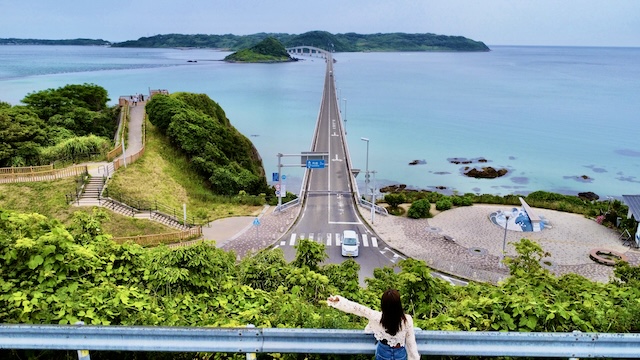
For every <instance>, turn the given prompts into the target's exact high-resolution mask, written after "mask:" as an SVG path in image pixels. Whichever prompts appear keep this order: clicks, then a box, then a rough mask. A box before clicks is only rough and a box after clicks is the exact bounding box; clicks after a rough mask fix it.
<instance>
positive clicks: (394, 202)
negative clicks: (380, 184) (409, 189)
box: [384, 193, 407, 209]
mask: <svg viewBox="0 0 640 360" xmlns="http://www.w3.org/2000/svg"><path fill="white" fill-rule="evenodd" d="M384 201H385V202H386V203H387V204H389V206H390V207H391V209H397V208H398V206H399V205H400V204H403V203H404V202H406V201H407V197H406V196H405V195H404V194H402V193H399V194H387V195H385V196H384Z"/></svg>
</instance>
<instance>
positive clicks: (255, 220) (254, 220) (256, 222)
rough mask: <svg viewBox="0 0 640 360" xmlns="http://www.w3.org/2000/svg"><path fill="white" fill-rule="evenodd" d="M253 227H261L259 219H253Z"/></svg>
mask: <svg viewBox="0 0 640 360" xmlns="http://www.w3.org/2000/svg"><path fill="white" fill-rule="evenodd" d="M253 226H260V219H258V218H255V219H253Z"/></svg>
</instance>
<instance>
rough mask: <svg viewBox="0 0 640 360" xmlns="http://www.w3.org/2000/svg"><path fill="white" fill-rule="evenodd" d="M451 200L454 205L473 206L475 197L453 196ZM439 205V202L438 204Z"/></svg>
mask: <svg viewBox="0 0 640 360" xmlns="http://www.w3.org/2000/svg"><path fill="white" fill-rule="evenodd" d="M450 199H451V202H452V203H453V205H454V206H471V205H473V199H472V198H471V197H470V196H467V195H465V196H452V197H451V198H450ZM436 205H437V204H436Z"/></svg>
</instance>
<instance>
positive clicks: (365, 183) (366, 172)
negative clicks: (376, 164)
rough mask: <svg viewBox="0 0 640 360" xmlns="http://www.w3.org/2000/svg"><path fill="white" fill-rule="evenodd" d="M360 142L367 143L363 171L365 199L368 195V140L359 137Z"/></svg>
mask: <svg viewBox="0 0 640 360" xmlns="http://www.w3.org/2000/svg"><path fill="white" fill-rule="evenodd" d="M360 140H362V141H366V142H367V165H366V167H365V171H364V195H365V198H366V197H367V194H369V139H368V138H366V137H361V138H360Z"/></svg>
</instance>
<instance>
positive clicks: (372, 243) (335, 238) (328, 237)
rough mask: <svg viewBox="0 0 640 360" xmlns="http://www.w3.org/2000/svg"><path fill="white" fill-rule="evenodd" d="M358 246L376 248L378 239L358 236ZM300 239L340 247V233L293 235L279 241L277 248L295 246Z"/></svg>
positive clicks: (363, 235)
mask: <svg viewBox="0 0 640 360" xmlns="http://www.w3.org/2000/svg"><path fill="white" fill-rule="evenodd" d="M359 236H360V246H363V247H375V248H377V247H378V239H377V238H376V237H374V236H368V235H367V234H360V235H359ZM302 239H309V240H311V241H315V242H319V243H323V244H325V245H326V246H340V245H342V234H341V233H308V234H305V233H302V234H298V233H293V234H291V236H290V237H289V238H288V239H282V240H280V244H279V246H295V245H296V244H297V243H299V242H300V240H302Z"/></svg>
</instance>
